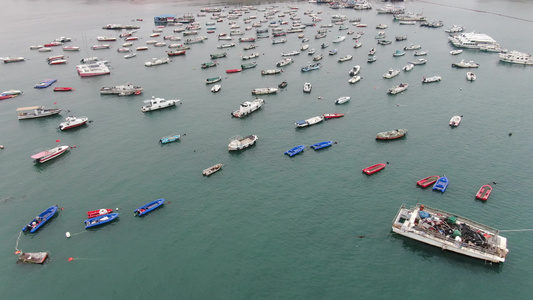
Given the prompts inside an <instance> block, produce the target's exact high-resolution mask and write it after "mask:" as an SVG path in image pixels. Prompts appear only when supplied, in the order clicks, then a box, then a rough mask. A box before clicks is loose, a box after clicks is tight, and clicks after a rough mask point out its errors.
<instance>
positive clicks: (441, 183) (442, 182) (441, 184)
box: [433, 176, 449, 193]
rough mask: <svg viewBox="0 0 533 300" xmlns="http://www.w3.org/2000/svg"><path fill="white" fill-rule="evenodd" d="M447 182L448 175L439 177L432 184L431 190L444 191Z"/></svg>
mask: <svg viewBox="0 0 533 300" xmlns="http://www.w3.org/2000/svg"><path fill="white" fill-rule="evenodd" d="M448 183H449V182H448V177H446V176H442V177H440V178H439V179H437V181H436V182H435V184H434V185H433V190H434V191H441V192H443V193H444V192H445V191H446V188H447V187H448Z"/></svg>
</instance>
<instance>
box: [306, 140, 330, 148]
mask: <svg viewBox="0 0 533 300" xmlns="http://www.w3.org/2000/svg"><path fill="white" fill-rule="evenodd" d="M331 145H333V141H324V142H320V143H316V144H313V145H311V148H313V149H314V150H319V149H323V148H327V147H330V146H331Z"/></svg>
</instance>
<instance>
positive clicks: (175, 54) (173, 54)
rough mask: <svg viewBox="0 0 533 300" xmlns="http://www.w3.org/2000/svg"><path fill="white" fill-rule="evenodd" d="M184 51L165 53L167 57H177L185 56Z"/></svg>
mask: <svg viewBox="0 0 533 300" xmlns="http://www.w3.org/2000/svg"><path fill="white" fill-rule="evenodd" d="M185 52H186V50H180V51H170V52H169V51H167V54H168V56H178V55H185Z"/></svg>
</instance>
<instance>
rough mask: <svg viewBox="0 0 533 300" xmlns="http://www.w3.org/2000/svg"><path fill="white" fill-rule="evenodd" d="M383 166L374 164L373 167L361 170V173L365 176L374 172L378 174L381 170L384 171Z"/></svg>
mask: <svg viewBox="0 0 533 300" xmlns="http://www.w3.org/2000/svg"><path fill="white" fill-rule="evenodd" d="M385 166H386V164H375V165H373V166H370V167H366V168H364V169H363V173H365V174H367V175H372V174H374V173H376V172H379V171H381V170H383V169H385Z"/></svg>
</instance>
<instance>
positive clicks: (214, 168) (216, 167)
mask: <svg viewBox="0 0 533 300" xmlns="http://www.w3.org/2000/svg"><path fill="white" fill-rule="evenodd" d="M223 166H224V165H223V164H216V165H214V166H211V167H209V168H207V169H204V170H203V171H202V174H203V175H204V176H209V175H211V174H213V173H215V172H218V171H220V170H221V169H222V167H223Z"/></svg>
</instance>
